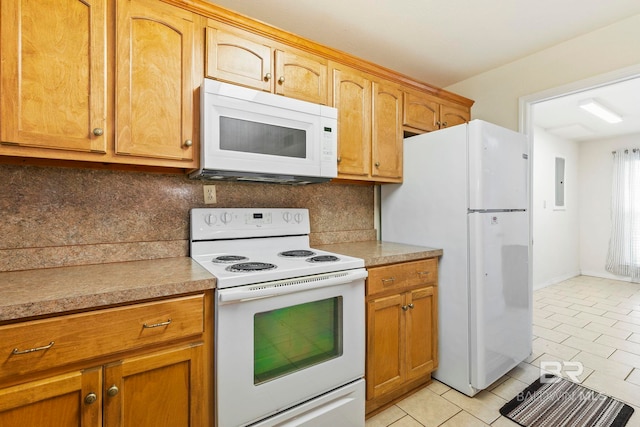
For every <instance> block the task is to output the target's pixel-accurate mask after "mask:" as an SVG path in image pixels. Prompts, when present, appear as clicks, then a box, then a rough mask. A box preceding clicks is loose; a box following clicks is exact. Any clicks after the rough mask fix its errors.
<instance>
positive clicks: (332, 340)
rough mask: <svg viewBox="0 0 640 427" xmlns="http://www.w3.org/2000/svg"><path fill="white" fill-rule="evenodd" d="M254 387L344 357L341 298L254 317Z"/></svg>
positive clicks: (305, 304)
mask: <svg viewBox="0 0 640 427" xmlns="http://www.w3.org/2000/svg"><path fill="white" fill-rule="evenodd" d="M253 330H254V340H253V346H254V347H253V348H254V350H253V351H254V358H253V367H254V371H253V373H254V374H253V380H254V384H256V385H257V384H261V383H264V382H266V381H269V380H272V379H274V378H278V377H282V376H284V375H288V374H291V373H293V372H297V371H300V370H303V369H305V368H307V367H309V366H312V365H316V364H318V363H322V362H325V361H327V360H330V359H333V358H335V357H338V356H340V355H342V297H334V298H329V299H324V300H319V301H314V302H308V303H304V304H299V305H294V306H290V307H284V308H279V309H277V310H271V311H266V312H262V313H257V314H255V315H254V329H253Z"/></svg>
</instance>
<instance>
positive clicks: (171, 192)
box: [0, 165, 376, 271]
mask: <svg viewBox="0 0 640 427" xmlns="http://www.w3.org/2000/svg"><path fill="white" fill-rule="evenodd" d="M0 183H2V184H1V185H0V213H1V214H2V219H1V221H0V236H2V237H1V238H0V271H13V270H25V269H32V268H47V267H59V266H67V265H80V264H97V263H105V262H117V261H133V260H139V259H152V258H166V257H175V256H188V252H189V244H188V239H189V210H190V209H191V208H194V207H219V208H224V207H292V208H307V209H309V215H310V218H311V235H310V239H311V243H312V245H317V244H326V243H340V242H354V241H363V240H375V238H376V231H375V228H374V213H373V211H374V187H373V185H355V184H354V185H351V184H337V183H326V184H313V185H308V186H287V185H277V184H254V183H224V182H207V183H206V184H214V185H216V193H217V203H216V204H213V205H205V204H204V195H203V189H202V186H203V185H204V184H205V182H203V181H194V180H190V179H189V178H187V177H186V176H185V175H173V174H154V173H142V172H121V171H110V170H94V169H80V168H56V167H38V166H19V165H0Z"/></svg>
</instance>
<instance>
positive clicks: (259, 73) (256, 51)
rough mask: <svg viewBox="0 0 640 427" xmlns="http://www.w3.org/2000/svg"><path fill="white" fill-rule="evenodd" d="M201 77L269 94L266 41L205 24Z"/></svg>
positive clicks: (213, 23)
mask: <svg viewBox="0 0 640 427" xmlns="http://www.w3.org/2000/svg"><path fill="white" fill-rule="evenodd" d="M206 33H207V47H206V50H205V56H206V60H205V61H206V62H205V63H206V71H205V76H206V77H209V78H212V79H216V80H221V81H225V82H228V83H234V84H239V85H242V86H247V87H251V88H253V89H257V90H263V91H266V92H271V91H272V88H273V60H272V58H273V52H272V49H271V47H270V46H269V45H268V43H267V42H268V39H264V38H262V37H259V36H255V35H251V34H250V33H247V32H242V31H241V30H235V29H232V28H230V27H227V26H225V25H223V24H220V23H218V22H216V21H213V20H209V23H208V25H207V30H206Z"/></svg>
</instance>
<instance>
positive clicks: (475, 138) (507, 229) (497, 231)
mask: <svg viewBox="0 0 640 427" xmlns="http://www.w3.org/2000/svg"><path fill="white" fill-rule="evenodd" d="M528 147H529V144H528V140H527V138H526V136H524V135H523V134H520V133H517V132H514V131H512V130H509V129H505V128H502V127H499V126H497V125H494V124H491V123H488V122H484V121H481V120H472V121H471V122H469V123H467V124H462V125H458V126H454V127H451V128H447V129H442V130H438V131H435V132H431V133H427V134H423V135H417V136H414V137H410V138H406V139H405V140H404V180H403V183H402V184H397V185H396V184H393V185H383V186H382V188H381V197H380V200H381V213H380V215H381V237H382V240H383V241H389V242H399V243H406V244H412V245H420V246H429V247H434V248H442V249H443V255H442V257H441V258H440V260H439V263H438V268H439V271H438V274H439V279H438V283H439V286H438V329H439V334H438V345H439V352H438V360H439V362H438V363H439V364H438V368H437V370H436V371H435V372H434V373H433V377H434V378H436V379H437V380H439V381H441V382H443V383H445V384H447V385H449V386H451V387H452V388H455V389H456V390H458V391H460V392H462V393H465V394H466V395H469V396H473V395H475V394H476V393H478V392H479V391H480V390H483V389H485V388H487V387H488V386H489V385H490V384H491V383H493V382H494V381H496V380H498V379H499V378H500V377H501V376H503V375H504V374H505V373H507V372H508V371H509V370H511V369H512V368H513V367H515V366H516V365H517V364H518V363H520V362H521V361H523V360H524V359H526V358H527V357H528V356H529V355H530V354H531V340H532V330H531V329H532V326H531V323H532V288H531V277H530V273H529V259H530V257H529V242H530V237H529V236H530V231H529V229H530V225H529V167H530V165H529V164H530V162H529V149H528Z"/></svg>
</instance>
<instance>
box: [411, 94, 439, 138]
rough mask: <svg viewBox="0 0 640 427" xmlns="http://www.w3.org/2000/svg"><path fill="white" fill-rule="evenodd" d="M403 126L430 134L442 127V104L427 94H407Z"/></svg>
mask: <svg viewBox="0 0 640 427" xmlns="http://www.w3.org/2000/svg"><path fill="white" fill-rule="evenodd" d="M403 99H404V108H403V120H402V124H403V125H404V126H408V127H410V128H412V129H416V130H420V131H424V132H430V131H434V130H437V129H439V127H440V104H439V103H438V101H437V99H436V98H434V97H431V96H429V95H428V94H426V93H420V92H413V91H411V92H405V93H404V98H403Z"/></svg>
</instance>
